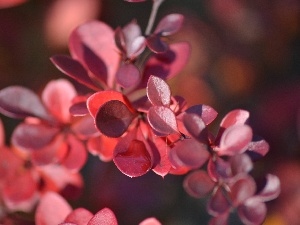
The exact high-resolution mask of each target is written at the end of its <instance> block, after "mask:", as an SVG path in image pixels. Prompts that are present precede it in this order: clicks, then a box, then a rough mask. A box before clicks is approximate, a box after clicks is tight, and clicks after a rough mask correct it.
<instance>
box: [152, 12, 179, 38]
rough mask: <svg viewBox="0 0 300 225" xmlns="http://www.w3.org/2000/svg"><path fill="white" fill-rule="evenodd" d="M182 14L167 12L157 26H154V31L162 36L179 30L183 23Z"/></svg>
mask: <svg viewBox="0 0 300 225" xmlns="http://www.w3.org/2000/svg"><path fill="white" fill-rule="evenodd" d="M183 20H184V16H183V15H181V14H176V13H174V14H169V15H166V16H165V17H164V18H162V19H161V20H160V21H159V23H158V25H157V27H156V28H155V31H154V33H155V34H160V35H162V36H168V35H172V34H175V33H176V32H177V31H179V30H180V28H181V26H182V24H183Z"/></svg>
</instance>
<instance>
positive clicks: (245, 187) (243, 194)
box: [230, 175, 256, 206]
mask: <svg viewBox="0 0 300 225" xmlns="http://www.w3.org/2000/svg"><path fill="white" fill-rule="evenodd" d="M230 190H231V191H230V197H231V199H232V203H233V205H235V206H238V205H240V204H243V203H244V202H245V200H247V199H248V198H250V197H252V196H253V195H254V194H255V191H256V183H255V181H254V179H253V178H252V177H251V176H248V175H247V176H244V177H241V178H239V179H238V180H237V181H235V182H234V184H233V185H232V186H231V187H230Z"/></svg>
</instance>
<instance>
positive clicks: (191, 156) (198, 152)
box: [170, 139, 209, 169]
mask: <svg viewBox="0 0 300 225" xmlns="http://www.w3.org/2000/svg"><path fill="white" fill-rule="evenodd" d="M208 158H209V153H208V151H207V147H206V145H204V144H201V143H199V142H197V141H196V140H194V139H186V140H183V141H179V142H178V143H176V145H175V147H174V148H172V149H171V151H170V161H171V162H172V164H173V165H174V166H175V167H181V166H186V167H189V168H192V169H196V168H199V167H201V166H202V165H203V164H204V163H205V162H206V161H207V160H208Z"/></svg>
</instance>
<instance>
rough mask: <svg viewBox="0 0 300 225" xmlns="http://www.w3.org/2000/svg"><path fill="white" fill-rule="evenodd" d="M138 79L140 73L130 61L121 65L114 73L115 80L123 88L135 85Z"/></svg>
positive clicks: (139, 78)
mask: <svg viewBox="0 0 300 225" xmlns="http://www.w3.org/2000/svg"><path fill="white" fill-rule="evenodd" d="M140 80H141V74H140V71H139V69H138V68H137V67H136V66H135V65H133V64H131V63H128V64H123V65H121V66H120V68H119V70H118V72H117V74H116V81H117V82H118V84H119V85H121V86H122V87H123V88H131V87H135V86H136V85H138V83H139V82H140Z"/></svg>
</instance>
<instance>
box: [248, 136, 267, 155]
mask: <svg viewBox="0 0 300 225" xmlns="http://www.w3.org/2000/svg"><path fill="white" fill-rule="evenodd" d="M253 139H254V140H252V141H251V142H250V143H249V145H248V149H247V154H249V155H250V157H251V159H252V160H257V159H260V158H262V157H264V156H265V155H266V154H267V153H268V152H269V149H270V146H269V144H268V142H266V141H265V140H264V139H262V138H261V137H254V138H253Z"/></svg>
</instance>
